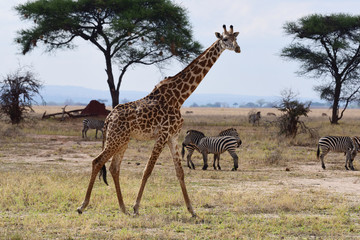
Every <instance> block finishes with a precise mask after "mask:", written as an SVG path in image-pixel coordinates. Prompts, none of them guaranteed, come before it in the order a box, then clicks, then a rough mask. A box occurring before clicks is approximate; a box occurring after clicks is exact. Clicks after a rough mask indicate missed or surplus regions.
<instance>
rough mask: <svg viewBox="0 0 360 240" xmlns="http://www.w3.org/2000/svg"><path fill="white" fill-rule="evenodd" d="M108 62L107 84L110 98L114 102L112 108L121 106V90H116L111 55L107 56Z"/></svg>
mask: <svg viewBox="0 0 360 240" xmlns="http://www.w3.org/2000/svg"><path fill="white" fill-rule="evenodd" d="M105 60H106V69H105V71H106V74H107V76H108V79H107V83H108V85H109V90H110V96H111V100H112V107H113V108H114V107H116V105H118V104H119V89H116V87H115V82H114V75H113V72H112V65H111V57H110V55H109V54H105Z"/></svg>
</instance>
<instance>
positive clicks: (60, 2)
mask: <svg viewBox="0 0 360 240" xmlns="http://www.w3.org/2000/svg"><path fill="white" fill-rule="evenodd" d="M15 9H16V11H17V12H18V13H19V15H20V16H21V19H22V20H30V21H31V22H32V23H33V26H32V27H29V28H27V29H23V30H21V31H18V35H17V38H16V41H17V43H19V44H20V46H21V49H22V53H23V54H26V53H28V52H30V51H31V50H33V49H34V48H35V47H37V46H39V45H41V46H44V47H45V49H46V51H49V52H50V51H53V50H56V49H64V48H68V49H72V48H74V47H75V43H74V41H73V40H74V39H75V38H81V39H83V40H86V41H89V42H91V43H92V44H93V45H94V46H95V47H96V48H97V49H99V50H100V51H101V52H102V53H103V55H104V57H105V70H106V74H107V83H108V86H109V89H110V93H111V96H112V100H113V106H115V105H117V104H118V103H119V89H120V85H121V82H122V79H123V76H124V74H125V72H126V71H127V69H128V67H129V66H131V65H133V64H144V65H152V64H157V66H158V67H161V66H162V64H161V63H164V62H165V61H166V60H169V59H171V58H176V59H177V60H179V61H180V62H184V63H185V62H188V61H190V60H191V59H192V58H193V57H194V56H196V55H198V54H199V53H200V49H201V46H200V44H199V43H198V42H196V41H194V40H193V36H192V30H191V25H190V23H189V21H188V17H187V14H186V11H185V9H183V8H182V7H180V6H178V5H176V4H174V3H172V2H171V1H169V0H150V1H149V0H147V1H145V0H78V1H75V0H36V1H32V2H27V3H25V4H20V5H18V6H16V7H15ZM115 64H116V65H118V66H119V69H120V75H119V77H118V81H117V83H116V82H115V80H114V79H115V77H114V74H113V65H115Z"/></svg>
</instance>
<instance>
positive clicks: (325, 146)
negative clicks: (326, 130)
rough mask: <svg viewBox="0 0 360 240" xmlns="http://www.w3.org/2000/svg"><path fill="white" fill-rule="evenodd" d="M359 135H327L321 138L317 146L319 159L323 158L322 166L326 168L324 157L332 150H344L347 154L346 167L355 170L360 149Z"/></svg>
mask: <svg viewBox="0 0 360 240" xmlns="http://www.w3.org/2000/svg"><path fill="white" fill-rule="evenodd" d="M359 146H360V138H359V137H353V138H351V137H344V136H326V137H322V138H320V139H319V143H318V147H317V154H316V156H317V159H318V160H319V158H320V160H321V166H322V168H323V169H325V163H324V157H325V156H326V154H328V153H329V152H330V151H333V152H343V153H345V155H346V160H345V168H346V170H349V168H350V169H351V170H354V166H353V161H354V158H355V156H356V154H357V151H359V150H360V147H359ZM320 152H321V154H320Z"/></svg>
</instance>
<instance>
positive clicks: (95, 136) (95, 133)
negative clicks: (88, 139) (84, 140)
mask: <svg viewBox="0 0 360 240" xmlns="http://www.w3.org/2000/svg"><path fill="white" fill-rule="evenodd" d="M95 130H96V131H95V139H97V132H98V130H97V129H95Z"/></svg>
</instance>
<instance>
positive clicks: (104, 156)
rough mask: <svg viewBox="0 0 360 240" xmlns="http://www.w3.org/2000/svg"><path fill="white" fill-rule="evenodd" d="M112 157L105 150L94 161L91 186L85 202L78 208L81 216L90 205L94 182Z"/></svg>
mask: <svg viewBox="0 0 360 240" xmlns="http://www.w3.org/2000/svg"><path fill="white" fill-rule="evenodd" d="M111 155H112V153H111V152H110V151H108V150H106V149H105V150H103V151H102V152H101V153H100V154H99V156H97V157H96V158H95V159H94V160H93V161H92V172H91V177H90V181H89V185H88V188H87V191H86V195H85V200H84V201H83V203H82V204H81V206H80V207H78V209H77V212H78V213H79V214H81V213H82V212H83V211H84V209H85V208H86V207H87V205H88V204H89V201H90V196H91V191H92V189H93V186H94V182H95V180H96V176H97V174H98V173H99V171H100V169H101V168H102V167H103V165H104V164H105V163H106V162H107V161H108V160H109V159H110V157H111Z"/></svg>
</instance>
